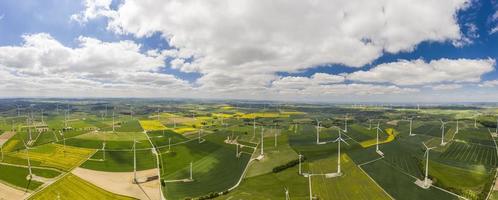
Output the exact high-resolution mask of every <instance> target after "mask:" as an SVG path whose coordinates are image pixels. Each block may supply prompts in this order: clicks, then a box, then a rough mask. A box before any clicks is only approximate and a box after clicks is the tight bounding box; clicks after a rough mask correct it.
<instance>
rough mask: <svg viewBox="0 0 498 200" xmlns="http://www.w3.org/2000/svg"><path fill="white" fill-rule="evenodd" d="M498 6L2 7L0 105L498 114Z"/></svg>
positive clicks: (203, 3)
mask: <svg viewBox="0 0 498 200" xmlns="http://www.w3.org/2000/svg"><path fill="white" fill-rule="evenodd" d="M497 57H498V1H495V0H491V1H469V0H438V1H434V0H382V1H368V0H300V1H292V0H291V1H289V0H271V1H268V0H82V1H77V0H44V1H38V0H23V1H19V0H3V1H0V97H4V98H10V97H62V98H74V97H94V98H98V97H135V98H136V97H139V98H140V97H143V98H149V97H150V98H157V97H164V98H209V99H211V98H212V99H251V100H281V101H306V102H414V103H415V102H417V103H418V102H496V101H497V100H498V72H497V70H496V69H495V68H496V59H497Z"/></svg>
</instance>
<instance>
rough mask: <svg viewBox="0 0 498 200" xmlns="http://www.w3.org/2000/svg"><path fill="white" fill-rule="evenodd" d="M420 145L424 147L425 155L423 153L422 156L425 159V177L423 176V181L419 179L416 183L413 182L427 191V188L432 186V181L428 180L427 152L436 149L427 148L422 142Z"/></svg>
mask: <svg viewBox="0 0 498 200" xmlns="http://www.w3.org/2000/svg"><path fill="white" fill-rule="evenodd" d="M422 144H423V145H424V147H425V153H424V156H425V157H426V160H425V176H424V180H423V181H422V180H420V179H417V181H415V184H417V185H418V186H420V187H422V188H424V189H427V188H429V187H430V186H431V185H432V180H430V179H429V151H430V150H431V149H434V148H436V147H431V148H429V147H427V145H425V143H423V142H422Z"/></svg>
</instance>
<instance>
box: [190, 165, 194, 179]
mask: <svg viewBox="0 0 498 200" xmlns="http://www.w3.org/2000/svg"><path fill="white" fill-rule="evenodd" d="M192 172H193V171H192V162H190V178H189V180H190V181H193V180H194V177H193V176H192Z"/></svg>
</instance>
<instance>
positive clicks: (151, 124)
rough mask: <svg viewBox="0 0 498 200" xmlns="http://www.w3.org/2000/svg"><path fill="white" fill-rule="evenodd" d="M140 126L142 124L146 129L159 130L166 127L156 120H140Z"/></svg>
mask: <svg viewBox="0 0 498 200" xmlns="http://www.w3.org/2000/svg"><path fill="white" fill-rule="evenodd" d="M140 126H142V129H144V130H146V131H160V130H166V129H167V128H166V126H164V125H163V124H162V123H161V122H160V121H157V120H140Z"/></svg>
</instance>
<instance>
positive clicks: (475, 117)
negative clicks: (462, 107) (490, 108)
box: [474, 116, 477, 128]
mask: <svg viewBox="0 0 498 200" xmlns="http://www.w3.org/2000/svg"><path fill="white" fill-rule="evenodd" d="M474 128H477V116H474Z"/></svg>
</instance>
